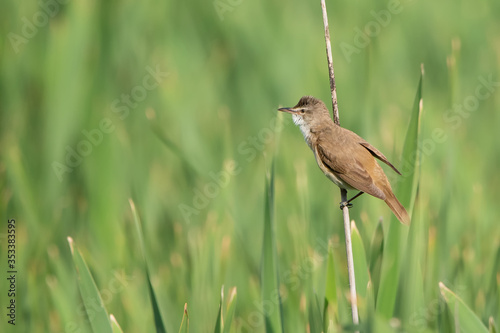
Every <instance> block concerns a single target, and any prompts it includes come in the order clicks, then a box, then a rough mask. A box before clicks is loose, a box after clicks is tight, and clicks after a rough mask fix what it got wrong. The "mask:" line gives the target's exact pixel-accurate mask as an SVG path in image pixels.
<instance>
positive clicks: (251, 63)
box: [0, 0, 500, 332]
mask: <svg viewBox="0 0 500 333" xmlns="http://www.w3.org/2000/svg"><path fill="white" fill-rule="evenodd" d="M327 6H328V10H329V20H330V30H331V35H332V48H333V59H334V66H335V74H336V82H337V92H338V100H339V109H340V121H341V124H342V125H343V126H344V127H346V128H349V129H351V130H353V131H355V132H356V133H358V134H359V135H361V136H362V137H364V138H365V139H367V140H368V141H369V142H371V143H372V144H373V145H374V146H376V147H377V148H379V149H380V150H381V151H382V152H384V153H385V154H386V156H388V158H389V159H390V160H391V161H393V162H394V164H395V165H396V166H401V163H400V161H399V156H400V155H401V151H402V147H403V143H404V138H405V134H406V130H407V128H408V123H409V119H410V113H411V108H412V103H413V99H414V96H415V92H416V89H417V83H418V79H419V75H420V65H421V64H422V63H423V64H424V66H425V78H424V86H423V87H424V88H423V100H424V111H423V115H422V127H421V140H422V141H421V142H422V148H421V151H422V163H421V178H420V187H419V191H418V197H417V202H416V204H415V212H416V216H415V215H414V219H413V223H414V224H415V223H416V224H419V225H420V226H422V230H424V235H423V237H422V239H421V242H422V243H421V245H420V247H419V248H420V249H421V251H420V252H419V264H420V269H421V272H422V276H421V277H422V281H423V290H418V291H416V292H419V293H420V294H423V295H420V296H421V297H422V303H421V304H422V306H420V307H419V308H417V309H415V310H414V312H413V314H414V316H413V317H410V318H411V320H409V321H407V320H404V319H403V318H402V317H401V315H400V313H398V310H397V309H396V311H395V313H394V316H395V317H396V318H400V319H399V320H395V321H394V320H393V321H391V322H390V323H391V325H392V326H394V327H399V329H400V330H402V331H409V332H421V331H430V332H435V331H438V330H439V318H441V317H442V315H443V312H444V310H443V309H444V307H443V306H442V299H441V296H440V293H439V287H438V283H439V281H443V282H444V283H445V284H446V285H447V286H448V287H449V288H450V289H452V290H453V291H455V292H456V293H457V294H459V295H460V297H462V299H463V300H464V301H465V302H466V303H467V305H468V306H469V307H470V308H471V309H472V310H473V311H474V312H475V313H476V314H477V315H478V317H479V318H480V319H481V320H482V321H483V323H485V324H486V325H487V322H488V318H489V317H490V316H492V317H493V318H494V319H495V321H496V322H497V323H498V322H499V321H500V308H499V305H500V289H499V288H498V286H499V283H500V282H499V281H500V274H499V267H500V252H499V244H500V223H499V218H500V214H499V209H498V196H499V195H500V192H499V190H498V189H499V188H500V174H499V172H498V168H499V167H498V166H499V164H500V149H499V143H500V134H499V133H500V131H499V130H498V129H499V128H500V112H499V111H500V92H499V90H500V34H499V31H500V20H499V18H500V2H498V1H493V0H485V1H471V0H466V1H451V0H446V1H431V0H425V1H423V0H422V1H404V0H401V1H399V2H398V1H390V2H386V1H365V0H363V1H361V0H360V1H354V2H348V1H344V2H339V1H336V2H335V1H327ZM0 30H1V34H0V38H1V39H0V41H1V43H0V66H1V77H0V112H1V121H0V129H1V130H0V145H1V148H0V152H1V162H0V175H1V177H0V191H1V192H0V197H1V200H0V211H1V214H0V215H1V217H2V227H1V229H0V244H1V249H0V258H1V259H0V267H1V269H2V274H1V276H4V275H3V274H4V272H5V271H6V256H7V253H6V251H7V247H6V240H7V225H6V221H7V219H11V218H14V219H16V222H17V229H16V231H17V265H18V275H17V289H18V294H17V306H18V307H17V325H16V327H15V328H14V329H13V328H12V327H11V325H8V324H7V320H6V318H7V317H6V311H5V307H6V306H7V303H6V302H7V298H6V290H7V289H8V286H7V284H6V279H5V278H3V277H2V278H0V281H1V282H0V293H1V295H2V297H1V298H0V299H2V300H5V301H2V304H0V308H1V309H2V310H1V311H0V313H1V314H2V316H1V318H2V319H1V321H0V327H1V331H3V332H5V331H7V330H8V329H13V330H12V331H16V332H17V331H19V332H21V331H23V332H90V326H89V325H88V322H87V321H86V315H85V312H84V309H83V306H82V302H81V300H80V296H79V290H78V286H77V279H76V274H75V268H74V266H73V263H72V260H71V255H70V251H69V247H68V244H67V240H66V238H67V237H68V236H71V237H72V238H73V239H74V240H75V242H76V244H77V245H78V247H79V248H80V249H81V251H82V253H83V255H84V257H85V259H86V261H87V264H88V265H89V268H90V271H91V272H92V274H93V276H94V279H95V281H96V284H97V286H98V288H99V290H100V291H101V295H102V296H103V301H104V303H105V305H106V308H107V309H108V311H109V312H111V313H113V314H114V315H115V317H116V318H117V320H118V322H119V323H120V325H121V326H122V328H123V329H124V331H126V332H153V331H154V321H153V314H152V310H151V307H150V301H149V296H148V292H147V284H146V276H145V274H144V271H143V267H142V255H141V253H140V250H139V242H138V239H137V236H136V233H135V229H134V226H133V222H132V214H131V212H130V207H129V204H128V198H132V199H133V200H134V201H135V204H136V205H137V208H138V211H139V213H140V215H141V218H142V223H143V228H144V237H145V241H146V252H147V257H148V260H149V264H150V272H151V279H152V283H153V286H154V288H155V290H156V294H157V297H158V302H159V305H160V309H161V311H162V315H163V318H164V320H165V324H166V329H167V331H169V332H176V331H177V330H178V328H179V325H180V323H181V320H182V313H183V306H184V303H186V302H187V304H188V311H189V314H190V329H191V332H211V331H212V330H213V327H214V325H215V320H216V315H217V311H218V304H219V299H220V289H221V286H222V285H224V286H225V291H226V293H228V290H229V288H230V287H233V286H235V287H237V292H238V300H237V305H236V314H235V319H234V321H233V325H232V328H231V331H232V332H239V331H245V330H244V329H242V327H244V326H245V325H246V324H248V323H249V321H250V322H251V321H252V320H253V321H254V322H255V323H257V324H256V325H253V328H252V330H249V331H255V332H263V331H264V326H263V325H261V324H259V323H262V321H261V318H256V317H258V316H259V314H260V313H261V311H260V310H259V309H261V308H262V305H260V288H261V287H260V260H261V254H262V231H263V221H264V180H265V175H266V173H267V172H269V169H270V165H271V160H272V159H273V155H275V156H276V165H275V178H276V179H275V186H276V189H275V227H276V242H277V257H278V266H279V270H280V279H281V287H280V291H281V293H282V297H283V313H284V326H285V332H306V330H307V325H308V312H307V310H305V307H306V306H305V303H306V300H309V299H310V297H314V296H311V295H313V293H314V292H317V293H319V294H320V295H321V294H322V293H324V289H325V272H326V262H324V261H319V262H317V264H315V265H312V267H310V268H309V269H307V270H304V269H301V268H304V264H303V263H304V262H307V261H308V260H310V258H314V257H315V256H317V255H320V256H324V255H325V253H326V248H327V245H325V244H328V243H329V242H330V243H331V244H332V246H333V247H334V248H336V249H337V250H338V252H339V253H340V254H341V255H339V256H338V258H339V260H341V262H340V263H339V264H338V267H343V266H344V262H342V260H345V259H344V255H343V253H344V252H343V251H344V236H343V235H344V233H343V224H342V216H341V213H340V211H339V209H338V202H339V201H340V195H339V190H338V188H337V187H335V186H334V185H333V184H332V183H331V182H329V181H328V180H327V179H326V178H325V177H324V176H323V174H322V173H321V172H320V170H319V168H318V167H317V166H316V162H315V160H314V158H313V155H312V153H311V151H310V150H309V149H308V147H307V146H306V144H305V143H304V142H303V138H302V135H301V134H300V131H299V130H298V128H296V127H295V126H294V125H293V123H292V120H291V119H290V118H289V117H283V119H279V120H278V124H279V121H282V129H281V130H279V129H280V128H278V132H279V140H276V138H277V136H278V134H276V132H275V126H274V123H275V120H276V119H275V117H276V115H277V111H276V109H277V108H278V107H280V106H293V105H295V104H296V102H297V101H298V99H299V98H300V97H301V96H303V95H314V96H316V97H318V98H321V99H323V100H324V101H325V102H326V104H327V105H328V106H329V107H330V105H331V103H330V91H329V83H328V70H327V64H326V57H325V46H324V35H323V22H322V17H321V9H320V3H319V1H295V0H291V1H287V2H286V3H285V2H282V1H273V0H271V1H245V0H216V1H169V0H167V1H148V0H146V1H143V2H137V1H121V2H119V1H113V0H111V1H102V2H99V1H93V0H89V1H81V0H71V1H64V2H63V1H61V2H57V1H55V0H54V1H48V0H47V1H42V2H40V3H38V2H15V1H7V2H4V4H3V10H2V11H1V13H0ZM484 82H490V83H486V84H485V83H484ZM478 94H479V95H478ZM436 130H437V131H438V133H440V135H439V138H440V139H439V140H436V139H435V138H433V133H435V131H436ZM231 167H234V168H235V169H234V171H233V172H232V173H230V172H229V171H230V170H233V169H231ZM384 168H385V167H384ZM384 170H386V172H387V173H388V174H389V173H390V172H391V171H390V170H389V169H387V168H385V169H384ZM395 179H396V178H394V177H391V180H395ZM216 180H218V182H219V185H217V181H216ZM214 184H215V185H214ZM393 184H394V183H393ZM203 193H208V194H203ZM390 216H391V212H390V210H389V209H388V208H387V207H386V205H385V204H384V203H383V202H382V201H380V200H377V199H375V198H372V197H368V196H363V197H361V198H359V199H357V200H356V202H355V205H354V208H353V209H351V219H354V220H355V222H356V225H357V228H358V229H359V232H360V235H361V238H362V240H363V243H364V247H365V249H367V256H368V257H369V256H370V253H369V248H370V244H371V240H372V236H373V234H374V232H375V228H376V227H377V223H378V221H379V219H381V218H382V219H383V221H384V230H387V226H388V222H389V219H390ZM339 274H340V275H341V276H342V279H343V281H344V283H343V285H342V286H341V291H342V293H347V291H348V285H347V272H346V270H345V268H344V269H343V270H340V271H339ZM5 275H6V273H5ZM292 287H293V288H292ZM410 288H411V286H410ZM404 294H405V290H399V291H398V295H400V296H398V299H401V298H404V296H401V295H404ZM438 302H439V303H438ZM256 314H257V315H256ZM340 321H341V323H342V324H348V323H349V315H348V314H345V313H344V314H343V315H341V320H340Z"/></svg>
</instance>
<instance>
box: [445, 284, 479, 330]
mask: <svg viewBox="0 0 500 333" xmlns="http://www.w3.org/2000/svg"><path fill="white" fill-rule="evenodd" d="M439 289H440V290H441V295H443V297H444V299H445V301H446V304H447V305H448V309H449V310H450V314H451V316H452V317H453V318H454V322H455V332H463V333H482V332H484V333H488V329H487V328H486V326H484V325H483V323H482V322H481V320H480V319H479V317H478V316H476V314H475V313H474V312H472V310H471V309H470V308H469V307H468V306H467V305H466V304H465V303H464V301H463V300H462V299H461V298H460V297H458V296H457V295H456V294H455V293H454V292H453V291H451V290H450V289H448V288H447V287H446V286H445V285H444V283H442V282H440V283H439Z"/></svg>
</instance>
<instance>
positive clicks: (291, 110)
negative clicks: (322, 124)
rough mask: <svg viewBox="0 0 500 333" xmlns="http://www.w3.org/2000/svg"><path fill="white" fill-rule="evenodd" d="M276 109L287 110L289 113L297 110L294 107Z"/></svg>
mask: <svg viewBox="0 0 500 333" xmlns="http://www.w3.org/2000/svg"><path fill="white" fill-rule="evenodd" d="M278 111H282V112H287V113H290V114H294V113H296V112H297V111H298V110H296V109H294V108H279V109H278Z"/></svg>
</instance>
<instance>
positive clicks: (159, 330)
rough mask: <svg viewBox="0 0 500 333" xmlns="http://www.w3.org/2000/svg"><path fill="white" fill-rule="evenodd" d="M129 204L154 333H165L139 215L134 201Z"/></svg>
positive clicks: (130, 200)
mask: <svg viewBox="0 0 500 333" xmlns="http://www.w3.org/2000/svg"><path fill="white" fill-rule="evenodd" d="M129 203H130V208H131V210H132V214H133V216H134V222H135V227H136V230H137V235H138V236H139V244H140V247H141V252H142V257H143V259H144V271H145V272H146V278H147V281H148V291H149V297H150V299H151V306H152V308H153V315H154V320H155V327H156V332H157V333H166V332H167V330H166V329H165V325H164V324H163V319H162V317H161V312H160V307H159V305H158V301H157V300H156V294H155V291H154V289H153V285H152V284H151V278H150V276H149V268H148V262H147V260H146V248H145V246H144V237H143V235H142V227H141V220H140V218H139V214H138V213H137V210H136V208H135V204H134V201H133V200H132V199H129Z"/></svg>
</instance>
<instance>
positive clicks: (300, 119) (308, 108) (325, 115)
mask: <svg viewBox="0 0 500 333" xmlns="http://www.w3.org/2000/svg"><path fill="white" fill-rule="evenodd" d="M278 110H279V111H283V112H287V113H290V114H291V115H292V116H293V122H294V123H295V125H298V126H301V127H302V126H304V127H307V128H311V127H315V126H316V125H320V124H321V123H323V122H325V121H328V120H330V121H331V118H330V113H329V112H328V109H327V108H326V105H325V103H323V102H322V101H321V100H319V99H317V98H315V97H312V96H304V97H302V98H301V99H300V100H299V102H298V103H297V105H295V106H294V107H292V108H279V109H278ZM326 119H328V120H326Z"/></svg>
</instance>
